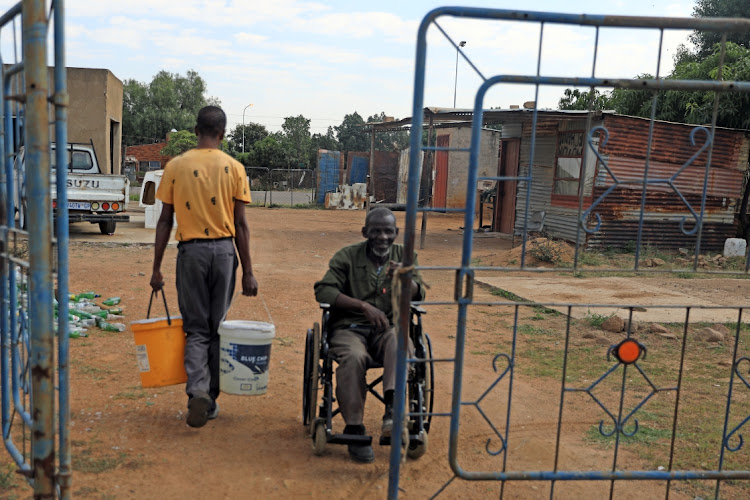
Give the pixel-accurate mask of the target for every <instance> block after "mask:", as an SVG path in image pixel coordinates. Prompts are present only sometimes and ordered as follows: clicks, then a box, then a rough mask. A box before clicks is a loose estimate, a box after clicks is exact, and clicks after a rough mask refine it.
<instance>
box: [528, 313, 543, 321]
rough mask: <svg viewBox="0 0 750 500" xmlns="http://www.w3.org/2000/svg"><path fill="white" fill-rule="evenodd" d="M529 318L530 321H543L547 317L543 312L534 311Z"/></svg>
mask: <svg viewBox="0 0 750 500" xmlns="http://www.w3.org/2000/svg"><path fill="white" fill-rule="evenodd" d="M529 319H530V320H531V321H543V320H545V319H547V317H546V316H545V315H544V314H542V313H539V312H538V313H534V315H533V316H531V317H530V318H529Z"/></svg>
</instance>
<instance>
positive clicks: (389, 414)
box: [380, 404, 393, 439]
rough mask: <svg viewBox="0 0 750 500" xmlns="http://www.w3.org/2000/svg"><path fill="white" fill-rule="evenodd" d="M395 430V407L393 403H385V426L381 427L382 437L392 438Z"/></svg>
mask: <svg viewBox="0 0 750 500" xmlns="http://www.w3.org/2000/svg"><path fill="white" fill-rule="evenodd" d="M392 430H393V407H392V406H391V405H388V404H387V405H385V413H384V414H383V426H382V427H381V429H380V438H381V439H383V438H386V439H390V438H391V431H392Z"/></svg>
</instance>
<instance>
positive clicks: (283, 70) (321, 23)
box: [0, 0, 695, 133]
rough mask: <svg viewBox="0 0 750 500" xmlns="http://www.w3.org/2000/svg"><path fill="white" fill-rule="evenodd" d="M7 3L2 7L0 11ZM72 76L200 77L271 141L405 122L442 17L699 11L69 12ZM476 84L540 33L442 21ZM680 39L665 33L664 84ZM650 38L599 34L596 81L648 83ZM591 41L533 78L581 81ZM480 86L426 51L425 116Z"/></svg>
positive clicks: (548, 38)
mask: <svg viewBox="0 0 750 500" xmlns="http://www.w3.org/2000/svg"><path fill="white" fill-rule="evenodd" d="M13 3H15V0H14V1H12V2H10V1H7V0H0V8H1V9H2V10H3V11H5V10H6V9H7V8H8V7H9V6H10V5H12V4H13ZM66 4H67V12H66V19H67V26H66V29H67V33H66V34H67V55H66V57H67V64H68V66H75V67H91V68H107V69H109V70H111V71H112V72H113V73H114V75H115V76H116V77H117V78H119V79H120V80H123V81H124V80H126V79H130V78H133V79H136V80H138V81H141V82H145V83H148V82H150V81H151V79H152V77H153V76H154V75H155V74H156V73H157V72H158V71H160V70H162V69H164V70H167V71H170V72H173V73H180V74H185V72H186V71H187V70H189V69H194V70H195V71H197V72H198V73H199V74H200V75H201V76H202V77H203V78H204V79H205V80H206V82H207V84H208V92H207V94H208V96H213V97H216V98H218V99H219V100H220V101H221V104H222V107H223V108H224V110H225V111H226V113H227V115H228V118H229V128H230V129H231V128H233V127H234V125H236V124H238V123H241V122H242V120H243V110H245V108H246V106H247V105H248V104H252V106H251V107H248V108H247V110H246V111H245V116H244V121H245V122H246V123H247V122H251V121H252V122H257V123H262V124H264V125H266V126H267V127H268V128H269V129H270V130H278V129H279V126H280V124H281V123H282V121H283V118H284V117H286V116H293V115H294V116H296V115H299V114H302V115H304V116H305V117H307V118H310V119H311V120H312V127H311V131H312V132H313V133H314V132H320V133H325V131H326V129H327V127H328V126H329V125H338V124H340V123H341V120H342V119H343V117H344V115H345V114H347V113H352V112H354V111H357V112H359V114H360V115H362V116H363V117H364V118H367V117H368V116H370V115H373V114H376V113H380V112H381V111H384V112H385V113H386V114H387V115H390V116H394V117H396V118H402V117H405V116H409V115H410V114H411V107H412V101H413V92H414V83H413V82H414V60H415V50H416V48H415V47H416V33H417V28H418V25H419V23H420V21H421V19H422V18H423V17H424V15H425V14H426V13H427V12H429V11H430V10H431V9H433V8H435V7H438V6H442V5H464V6H471V7H493V8H504V9H518V8H519V7H522V8H523V9H526V10H535V11H547V12H565V13H574V14H583V13H586V14H615V15H637V16H669V17H689V16H690V14H691V12H692V9H693V6H694V4H695V2H694V0H662V1H655V0H648V1H646V0H604V1H602V0H578V1H570V0H569V1H567V2H561V1H553V0H526V1H525V2H518V1H508V0H496V1H492V2H490V1H483V0H471V1H460V0H459V1H453V2H446V3H443V2H435V1H428V0H400V1H392V0H381V1H379V2H357V1H352V0H345V1H344V0H342V1H304V0H299V1H298V0H274V1H257V0H224V1H220V0H215V1H211V0H180V1H179V2H175V1H171V0H170V1H166V0H128V1H123V0H111V1H102V0H69V1H67V2H66ZM439 22H440V24H441V26H442V27H443V28H444V29H445V30H446V32H447V33H448V35H450V36H451V38H453V39H454V40H456V42H458V41H460V40H464V41H466V46H465V47H464V48H463V49H462V50H463V51H464V53H465V54H466V56H467V57H469V58H470V59H471V60H472V62H473V63H474V64H475V65H476V66H477V68H478V69H479V71H481V73H482V74H483V75H484V76H485V77H488V76H492V75H497V74H535V73H536V67H537V53H538V47H539V39H540V29H539V25H538V24H531V23H519V22H515V23H509V22H498V21H469V20H457V19H453V18H444V20H441V21H439ZM688 34H689V33H688V32H674V31H672V32H667V33H666V34H665V38H664V49H663V53H662V68H661V74H665V73H668V72H669V71H670V70H671V68H672V55H673V54H674V50H675V48H676V47H677V46H678V45H679V44H680V43H687V35H688ZM0 36H1V37H2V50H3V54H2V55H3V61H4V62H10V61H11V59H12V56H13V51H12V48H10V47H12V45H11V43H12V31H11V30H8V29H4V30H3V31H2V35H0ZM657 52H658V33H656V32H653V31H651V32H643V31H635V30H624V29H609V30H602V32H601V33H600V36H599V49H598V57H597V61H596V75H597V76H602V77H627V78H632V77H634V76H636V75H637V74H641V73H651V74H654V73H655V72H656V61H657ZM593 53H594V30H593V29H592V28H578V27H572V26H555V25H547V26H546V27H545V29H544V37H543V45H542V58H541V73H542V74H543V75H545V76H573V75H577V76H590V75H591V72H592V62H593ZM480 83H481V78H480V76H478V75H477V74H476V73H475V72H474V71H473V70H472V68H471V67H470V66H469V65H468V64H467V63H466V62H464V61H463V60H460V61H459V63H458V71H457V83H456V50H455V48H453V46H451V45H450V44H449V43H448V42H447V41H446V39H445V37H444V36H443V35H442V34H440V32H439V31H438V30H437V29H435V28H431V29H430V36H429V40H428V60H427V81H426V89H425V100H424V103H425V105H426V106H438V107H453V97H454V85H455V88H456V94H457V95H456V106H457V107H459V108H461V107H464V108H467V107H472V106H473V96H474V94H475V93H476V89H477V87H478V86H479V84H480ZM562 91H563V89H562V88H557V87H556V88H546V89H542V91H541V92H540V97H539V102H540V106H542V107H550V108H552V107H555V106H556V105H557V101H558V99H559V97H560V95H562ZM533 99H534V87H530V86H522V87H521V86H498V87H495V88H493V90H492V91H491V92H490V93H489V94H488V99H487V101H486V105H485V107H486V108H488V107H502V108H507V107H508V106H509V105H512V104H523V102H524V101H529V100H533Z"/></svg>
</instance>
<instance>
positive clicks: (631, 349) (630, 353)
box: [617, 340, 641, 364]
mask: <svg viewBox="0 0 750 500" xmlns="http://www.w3.org/2000/svg"><path fill="white" fill-rule="evenodd" d="M640 355H641V346H639V345H638V342H636V341H635V340H626V341H625V342H623V343H622V344H620V347H618V348H617V357H618V358H620V361H622V362H623V363H626V364H630V363H635V362H636V361H637V360H638V357H639V356H640Z"/></svg>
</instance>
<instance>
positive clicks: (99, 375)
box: [78, 364, 113, 380]
mask: <svg viewBox="0 0 750 500" xmlns="http://www.w3.org/2000/svg"><path fill="white" fill-rule="evenodd" d="M78 371H79V372H80V373H81V374H82V375H87V376H89V377H91V378H93V379H94V380H102V379H103V378H104V377H105V376H106V375H111V374H112V373H113V372H112V370H110V369H109V368H99V367H97V366H91V365H83V364H82V365H80V366H79V367H78Z"/></svg>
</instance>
